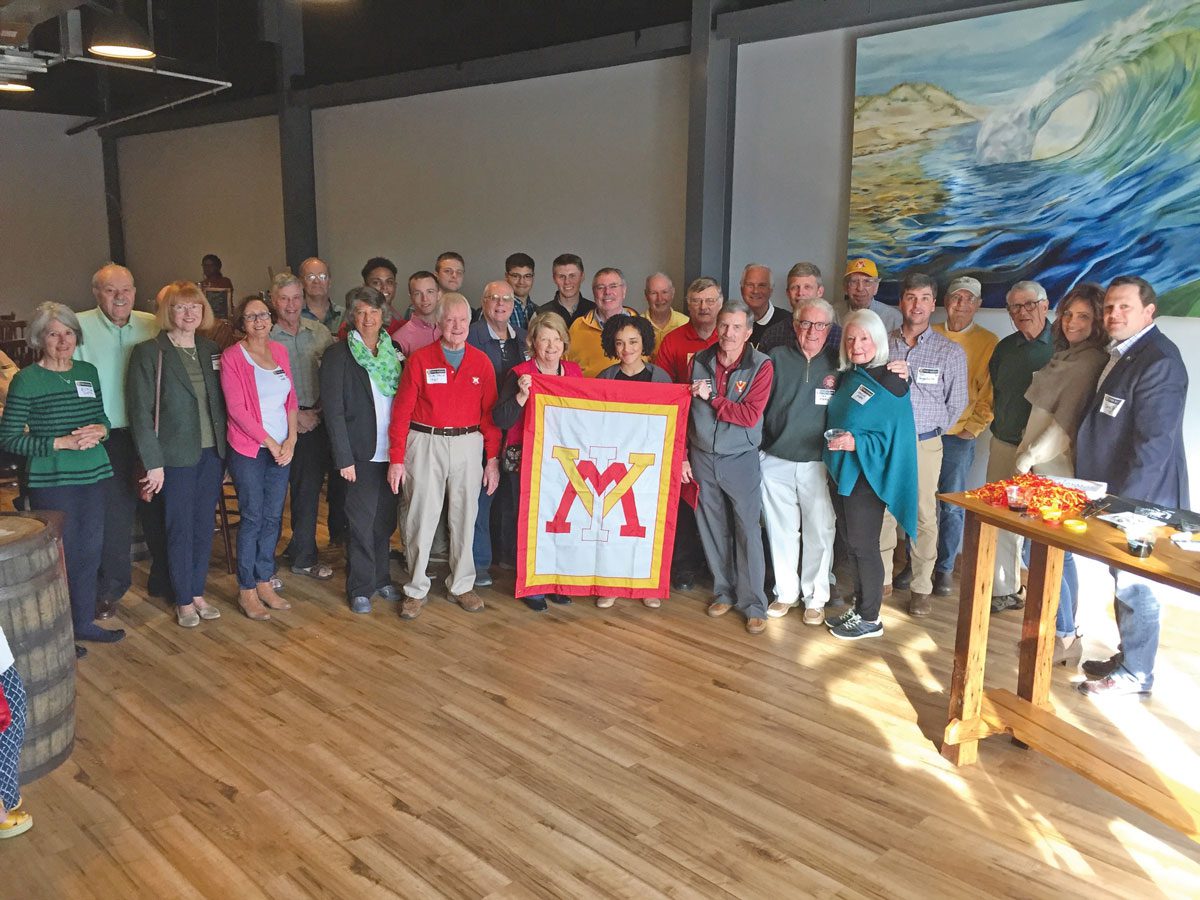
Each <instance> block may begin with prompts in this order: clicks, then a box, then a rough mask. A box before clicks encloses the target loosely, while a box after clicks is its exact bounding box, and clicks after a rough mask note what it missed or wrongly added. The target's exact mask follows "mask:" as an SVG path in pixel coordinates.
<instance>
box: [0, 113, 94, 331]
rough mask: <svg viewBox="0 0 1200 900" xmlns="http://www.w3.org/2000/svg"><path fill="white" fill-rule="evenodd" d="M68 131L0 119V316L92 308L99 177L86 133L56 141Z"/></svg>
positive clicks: (14, 117) (66, 122) (38, 120)
mask: <svg viewBox="0 0 1200 900" xmlns="http://www.w3.org/2000/svg"><path fill="white" fill-rule="evenodd" d="M76 123H77V120H76V119H74V118H71V117H68V116H51V115H45V114H43V113H22V112H11V111H0V235H2V236H3V237H2V238H0V312H4V313H8V312H15V313H17V316H18V317H19V318H24V317H27V316H28V315H29V313H30V312H32V310H33V308H34V307H35V306H37V304H38V303H40V302H42V301H43V300H58V301H61V302H63V303H67V304H69V305H71V306H74V307H75V308H77V309H82V308H84V307H86V306H89V305H91V304H93V303H94V302H95V301H94V300H93V299H92V294H91V289H90V282H91V277H92V273H93V272H95V271H96V269H98V268H100V266H102V265H103V264H104V263H106V262H108V224H107V219H106V217H105V211H104V170H103V165H102V163H101V156H100V140H99V139H98V138H97V137H96V135H95V134H94V133H87V134H81V135H77V136H76V137H67V136H66V134H64V132H65V131H66V130H67V129H68V128H70V127H71V126H72V125H75V124H76Z"/></svg>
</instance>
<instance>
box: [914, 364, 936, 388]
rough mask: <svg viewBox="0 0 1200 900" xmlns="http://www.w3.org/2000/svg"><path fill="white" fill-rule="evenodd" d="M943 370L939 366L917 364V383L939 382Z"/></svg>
mask: <svg viewBox="0 0 1200 900" xmlns="http://www.w3.org/2000/svg"><path fill="white" fill-rule="evenodd" d="M941 377H942V370H941V369H939V368H938V367H937V366H917V384H937V383H938V380H939V379H940V378H941Z"/></svg>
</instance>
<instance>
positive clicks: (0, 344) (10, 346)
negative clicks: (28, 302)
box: [0, 324, 42, 369]
mask: <svg viewBox="0 0 1200 900" xmlns="http://www.w3.org/2000/svg"><path fill="white" fill-rule="evenodd" d="M22 328H24V325H23V324H22ZM0 350H3V351H4V354H5V355H6V356H7V357H8V358H9V359H11V360H12V361H13V362H14V363H16V364H17V367H18V368H20V369H24V368H25V367H26V366H31V365H33V364H34V363H35V362H37V361H38V360H39V359H41V358H42V352H41V351H40V350H34V349H33V348H32V347H30V346H29V344H27V343H26V342H25V341H24V339H8V340H0Z"/></svg>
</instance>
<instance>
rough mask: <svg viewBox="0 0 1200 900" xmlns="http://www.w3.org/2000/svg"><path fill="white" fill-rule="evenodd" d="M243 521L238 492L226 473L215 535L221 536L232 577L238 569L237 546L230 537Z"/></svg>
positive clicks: (226, 565) (227, 570)
mask: <svg viewBox="0 0 1200 900" xmlns="http://www.w3.org/2000/svg"><path fill="white" fill-rule="evenodd" d="M231 500H232V501H233V506H232V507H230V505H229V501H231ZM241 520H242V517H241V514H240V513H239V512H238V509H237V490H236V489H235V488H234V486H233V481H232V480H231V479H230V477H229V473H228V472H226V473H225V480H224V481H222V482H221V496H220V498H219V499H218V500H217V521H216V526H215V527H214V528H213V533H214V534H216V533H219V534H220V535H221V542H222V543H223V544H224V545H225V571H226V572H228V573H229V574H230V575H232V574H233V573H234V572H235V571H236V567H237V546H236V544H235V543H234V541H233V540H232V539H231V537H230V535H231V534H232V533H233V530H234V529H235V528H237V527H238V525H239V524H240V523H241Z"/></svg>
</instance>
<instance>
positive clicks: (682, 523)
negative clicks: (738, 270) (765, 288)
mask: <svg viewBox="0 0 1200 900" xmlns="http://www.w3.org/2000/svg"><path fill="white" fill-rule="evenodd" d="M686 296H687V308H688V323H687V324H686V325H681V326H679V327H678V328H676V329H675V330H674V331H671V332H668V333H667V336H666V337H664V338H663V341H662V344H661V345H659V348H658V351H657V352H656V353H655V356H654V364H655V365H656V366H658V367H659V368H660V369H662V370H663V371H664V372H666V373H667V374H668V375H669V376H670V377H671V380H672V381H674V382H675V383H677V384H691V382H692V374H691V372H692V357H693V356H695V355H696V354H697V353H699V352H700V351H701V350H705V349H707V348H709V347H711V346H712V345H713V344H715V343H716V342H717V313H718V311H720V309H721V304H723V303H724V302H725V297H724V296H723V295H722V294H721V286H720V285H719V284H717V282H716V279H713V278H708V277H701V278H697V279H696V280H695V281H693V282H692V283H691V284H689V285H688V289H687V295H686ZM704 570H705V563H704V551H703V549H702V548H701V545H700V532H699V530H698V529H697V526H696V513H695V511H694V510H693V509H692V507H691V506H689V505H688V504H687V502H686V501H684V500H683V499H682V498H681V499H680V501H679V513H678V515H677V517H676V519H675V553H674V556H673V557H672V560H671V587H672V588H674V589H675V590H677V591H687V590H691V589H692V588H693V587H694V586H695V584H696V579H697V578H698V577H699V576H700V575H701V574H702V573H703V572H704Z"/></svg>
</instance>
